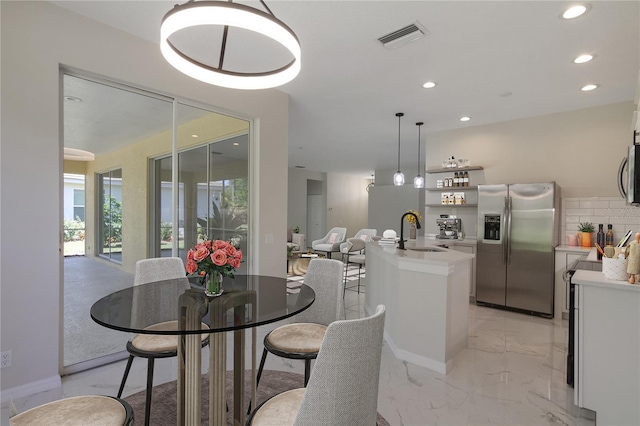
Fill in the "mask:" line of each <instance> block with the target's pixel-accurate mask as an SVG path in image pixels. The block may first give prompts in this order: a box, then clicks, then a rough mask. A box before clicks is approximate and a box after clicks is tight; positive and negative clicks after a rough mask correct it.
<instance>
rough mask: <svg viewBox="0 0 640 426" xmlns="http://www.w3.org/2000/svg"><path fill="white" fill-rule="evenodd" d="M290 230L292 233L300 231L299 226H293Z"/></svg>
mask: <svg viewBox="0 0 640 426" xmlns="http://www.w3.org/2000/svg"><path fill="white" fill-rule="evenodd" d="M291 232H293V233H294V234H299V233H300V227H299V226H296V227H295V228H293V229H292V230H291Z"/></svg>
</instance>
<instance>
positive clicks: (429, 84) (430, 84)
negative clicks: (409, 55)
mask: <svg viewBox="0 0 640 426" xmlns="http://www.w3.org/2000/svg"><path fill="white" fill-rule="evenodd" d="M436 86H437V84H436V83H435V82H433V81H427V82H426V83H425V84H423V85H422V87H424V88H425V89H433V88H434V87H436Z"/></svg>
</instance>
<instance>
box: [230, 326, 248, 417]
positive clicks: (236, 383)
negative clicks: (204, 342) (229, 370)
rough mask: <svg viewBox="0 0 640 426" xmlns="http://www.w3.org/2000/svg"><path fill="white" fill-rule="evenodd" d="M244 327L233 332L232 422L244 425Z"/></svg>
mask: <svg viewBox="0 0 640 426" xmlns="http://www.w3.org/2000/svg"><path fill="white" fill-rule="evenodd" d="M244 338H245V333H244V329H241V330H236V331H234V332H233V424H234V426H243V425H244V416H245V414H244V413H245V410H246V408H244Z"/></svg>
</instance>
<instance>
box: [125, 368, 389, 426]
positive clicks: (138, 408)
mask: <svg viewBox="0 0 640 426" xmlns="http://www.w3.org/2000/svg"><path fill="white" fill-rule="evenodd" d="M250 378H251V370H247V371H246V372H245V403H246V404H248V402H249V398H250V393H251V390H250ZM303 385H304V376H303V375H302V374H295V373H289V372H284V371H274V370H264V371H263V373H262V378H261V379H260V386H258V390H257V396H256V397H257V399H258V404H260V403H262V402H263V401H266V400H267V399H268V398H270V397H272V396H273V395H276V394H279V393H281V392H284V391H287V390H289V389H295V388H300V387H302V386H303ZM208 387H209V376H208V375H207V374H203V375H202V395H203V397H202V417H201V421H202V424H203V425H205V424H207V422H208V421H209V400H208V398H207V396H208V393H209V392H208ZM151 398H152V401H151V419H150V422H149V423H150V424H151V425H153V426H173V425H175V424H176V423H177V422H176V415H177V414H176V382H175V381H173V382H168V383H164V384H162V385H159V386H154V388H153V395H152V397H151ZM124 399H125V400H126V401H127V402H128V403H129V404H131V407H132V408H133V412H134V414H135V424H136V425H143V424H144V401H145V391H140V392H138V393H135V394H133V395H130V396H128V397H126V398H124ZM227 401H228V404H229V411H227V424H228V425H231V424H233V420H232V417H233V372H232V371H227ZM377 424H378V426H389V423H388V422H387V421H386V420H385V419H384V417H382V416H381V415H380V413H378V418H377Z"/></svg>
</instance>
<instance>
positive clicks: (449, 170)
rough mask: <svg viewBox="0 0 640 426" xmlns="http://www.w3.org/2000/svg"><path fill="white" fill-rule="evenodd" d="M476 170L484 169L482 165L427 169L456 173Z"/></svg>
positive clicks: (432, 171) (431, 171) (436, 171)
mask: <svg viewBox="0 0 640 426" xmlns="http://www.w3.org/2000/svg"><path fill="white" fill-rule="evenodd" d="M474 170H484V168H483V167H482V166H473V167H449V168H447V169H431V170H425V172H426V173H429V174H431V173H455V172H471V171H474Z"/></svg>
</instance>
